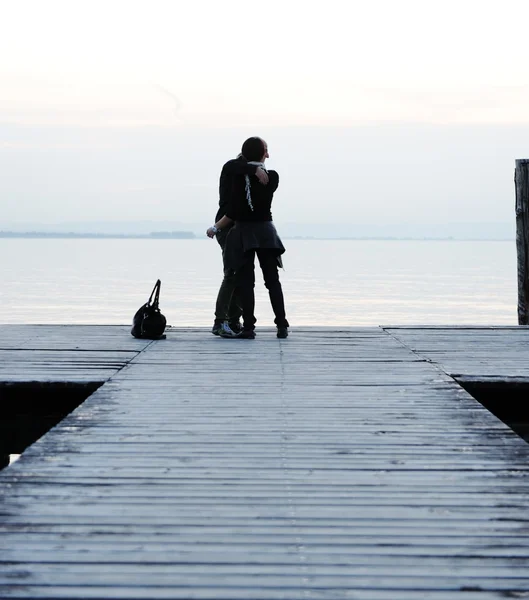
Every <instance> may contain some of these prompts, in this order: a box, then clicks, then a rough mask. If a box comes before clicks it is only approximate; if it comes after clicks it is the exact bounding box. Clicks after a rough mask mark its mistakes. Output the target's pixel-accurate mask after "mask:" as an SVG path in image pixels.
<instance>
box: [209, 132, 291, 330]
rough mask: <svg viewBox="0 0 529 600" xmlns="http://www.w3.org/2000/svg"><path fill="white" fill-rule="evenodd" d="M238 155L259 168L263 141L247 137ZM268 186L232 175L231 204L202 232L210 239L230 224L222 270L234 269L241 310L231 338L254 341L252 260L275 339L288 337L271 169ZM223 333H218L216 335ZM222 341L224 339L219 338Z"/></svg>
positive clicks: (274, 176)
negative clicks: (266, 297) (268, 305)
mask: <svg viewBox="0 0 529 600" xmlns="http://www.w3.org/2000/svg"><path fill="white" fill-rule="evenodd" d="M242 155H243V156H244V157H245V158H246V159H247V161H248V163H249V164H255V165H257V166H259V167H261V168H264V161H265V160H266V159H267V158H268V147H267V145H266V142H265V141H264V140H262V139H261V138H258V137H253V138H249V139H247V140H246V141H245V142H244V144H243V146H242ZM267 173H268V184H266V185H263V184H261V183H260V182H259V181H258V179H257V177H256V176H255V175H237V176H235V177H234V178H233V183H232V191H231V196H230V201H229V204H228V207H227V210H226V213H225V215H224V216H223V217H222V218H221V219H219V220H218V221H217V222H216V223H215V225H213V226H212V227H210V228H209V229H208V231H207V234H208V236H209V237H213V236H214V235H216V234H217V233H218V232H219V231H222V229H223V228H225V227H227V226H229V225H230V224H231V223H233V222H234V223H235V224H234V226H233V227H232V228H231V230H230V232H229V234H228V237H227V239H226V247H225V251H224V266H225V268H228V269H233V270H234V271H235V277H236V282H237V290H238V294H239V301H240V303H241V307H242V317H243V330H242V332H241V333H239V334H238V335H236V336H231V335H230V336H229V337H240V338H246V339H253V338H254V337H255V331H254V330H255V322H256V319H255V315H254V309H255V294H254V287H255V256H256V255H257V258H258V259H259V264H260V266H261V269H262V271H263V278H264V282H265V286H266V287H267V289H268V294H269V296H270V302H271V304H272V309H273V311H274V314H275V323H276V325H277V337H279V338H286V337H287V336H288V327H289V324H288V321H287V319H286V314H285V302H284V298H283V290H282V287H281V282H280V281H279V272H278V267H280V266H282V262H281V255H282V254H283V253H284V252H285V247H284V246H283V243H282V242H281V239H280V238H279V236H278V234H277V231H276V228H275V226H274V224H273V222H272V213H271V205H272V198H273V195H274V192H275V191H276V189H277V187H278V185H279V175H278V174H277V172H276V171H267ZM221 335H222V333H221ZM223 337H228V335H227V334H224V335H223Z"/></svg>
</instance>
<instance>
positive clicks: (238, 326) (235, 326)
mask: <svg viewBox="0 0 529 600" xmlns="http://www.w3.org/2000/svg"><path fill="white" fill-rule="evenodd" d="M228 325H229V327H230V329H231V330H232V331H234V332H235V333H241V331H242V329H243V328H242V323H241V322H240V321H228Z"/></svg>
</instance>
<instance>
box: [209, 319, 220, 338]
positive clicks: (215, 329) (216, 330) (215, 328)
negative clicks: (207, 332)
mask: <svg viewBox="0 0 529 600" xmlns="http://www.w3.org/2000/svg"><path fill="white" fill-rule="evenodd" d="M221 329H222V321H218V322H217V321H215V323H213V327H212V328H211V333H212V334H213V335H220V331H221Z"/></svg>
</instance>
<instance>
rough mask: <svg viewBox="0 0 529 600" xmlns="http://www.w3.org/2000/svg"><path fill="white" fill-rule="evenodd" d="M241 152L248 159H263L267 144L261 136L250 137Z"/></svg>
mask: <svg viewBox="0 0 529 600" xmlns="http://www.w3.org/2000/svg"><path fill="white" fill-rule="evenodd" d="M241 154H242V155H243V156H244V158H245V159H246V160H248V161H250V160H261V159H262V158H263V156H264V154H265V145H264V142H263V140H262V139H261V138H259V137H251V138H248V139H247V140H246V141H245V142H244V144H243V145H242V148H241Z"/></svg>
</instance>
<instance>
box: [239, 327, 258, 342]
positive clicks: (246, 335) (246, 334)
mask: <svg viewBox="0 0 529 600" xmlns="http://www.w3.org/2000/svg"><path fill="white" fill-rule="evenodd" d="M237 337H238V338H239V339H241V340H255V331H254V330H253V329H243V330H242V331H241V332H240V333H239V334H238V335H237Z"/></svg>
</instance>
